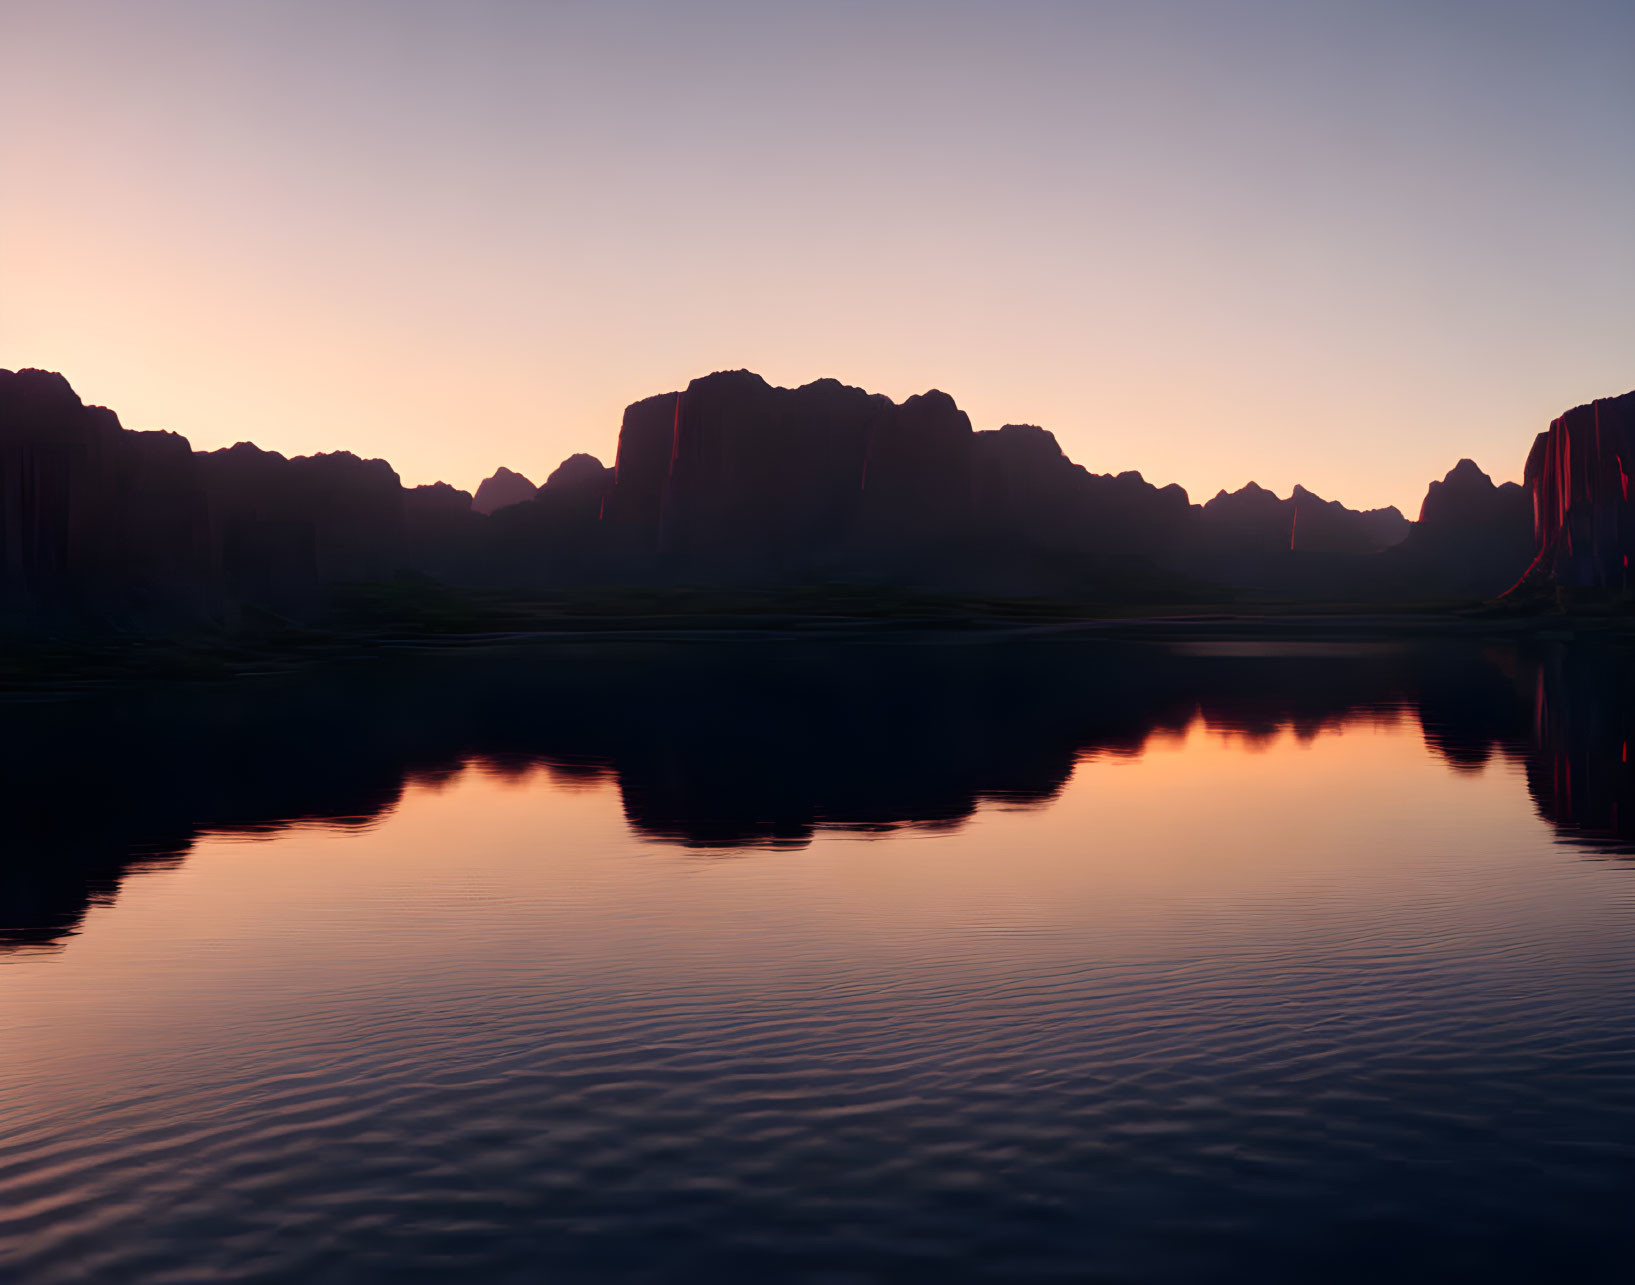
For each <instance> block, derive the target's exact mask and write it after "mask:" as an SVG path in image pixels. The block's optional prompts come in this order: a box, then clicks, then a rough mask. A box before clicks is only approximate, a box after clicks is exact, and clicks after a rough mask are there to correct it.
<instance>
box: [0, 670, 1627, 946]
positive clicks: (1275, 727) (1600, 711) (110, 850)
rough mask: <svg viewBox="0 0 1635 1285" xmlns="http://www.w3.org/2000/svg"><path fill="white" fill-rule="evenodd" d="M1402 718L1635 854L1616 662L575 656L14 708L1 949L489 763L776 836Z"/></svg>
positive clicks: (1571, 825) (123, 694)
mask: <svg viewBox="0 0 1635 1285" xmlns="http://www.w3.org/2000/svg"><path fill="white" fill-rule="evenodd" d="M1274 650H1275V649H1274ZM1403 709H1407V710H1408V711H1410V716H1416V717H1417V719H1418V721H1419V723H1420V726H1421V728H1422V729H1423V734H1424V737H1425V741H1426V744H1427V745H1428V746H1429V747H1430V748H1432V749H1433V750H1434V751H1435V752H1437V753H1438V754H1440V755H1441V756H1442V757H1443V758H1444V759H1445V760H1446V761H1447V763H1448V765H1449V766H1450V767H1451V768H1453V769H1455V770H1470V769H1474V768H1476V767H1479V766H1480V765H1481V764H1483V763H1485V762H1487V761H1488V760H1489V759H1490V758H1491V757H1493V756H1494V755H1503V756H1506V757H1508V758H1511V759H1513V760H1515V761H1518V762H1521V763H1523V764H1525V766H1526V769H1527V776H1528V783H1529V788H1530V789H1531V791H1532V793H1533V797H1534V800H1535V802H1536V805H1537V807H1538V810H1539V812H1540V814H1541V815H1542V816H1543V817H1544V818H1545V819H1547V820H1548V821H1550V822H1551V824H1553V825H1554V826H1556V828H1557V829H1558V830H1559V831H1560V832H1561V833H1562V834H1563V836H1564V837H1566V838H1569V839H1571V840H1572V841H1574V842H1577V843H1581V844H1583V845H1584V846H1586V847H1587V848H1589V849H1590V850H1593V851H1596V852H1601V853H1616V854H1623V853H1627V852H1630V851H1632V850H1635V799H1632V798H1631V797H1629V796H1630V793H1631V785H1630V782H1631V777H1630V774H1629V772H1628V770H1627V764H1626V762H1625V759H1624V752H1625V746H1626V744H1627V742H1628V740H1629V739H1630V738H1631V733H1632V732H1635V687H1632V685H1631V680H1630V678H1629V671H1628V666H1627V665H1626V664H1625V663H1624V657H1623V656H1622V654H1617V653H1610V652H1609V653H1606V654H1604V655H1603V654H1601V653H1599V652H1595V651H1592V650H1586V649H1583V648H1580V649H1579V650H1577V651H1575V652H1574V654H1573V656H1572V660H1571V663H1566V662H1565V661H1564V659H1563V656H1562V649H1561V648H1560V646H1558V645H1546V646H1543V647H1539V648H1536V649H1530V648H1524V649H1516V648H1508V649H1496V648H1493V647H1479V646H1475V645H1465V644H1457V643H1446V644H1440V645H1436V646H1430V647H1421V648H1416V649H1411V650H1410V649H1402V648H1389V649H1376V650H1371V651H1370V650H1364V651H1359V650H1358V649H1355V648H1340V649H1335V650H1333V651H1330V652H1327V653H1323V652H1307V653H1305V654H1294V655H1288V654H1267V655H1260V656H1255V655H1247V656H1235V655H1212V656H1202V657H1199V656H1183V655H1179V654H1176V653H1173V652H1170V651H1166V650H1162V649H1156V648H1149V649H1140V648H1130V647H1125V646H1119V645H1110V644H1089V645H1087V644H1059V643H1047V642H1033V643H1020V642H1018V643H1007V644H990V645H967V646H941V647H938V646H906V645H897V646H890V645H872V646H854V647H832V646H823V645H819V644H785V645H782V646H771V647H769V646H766V645H764V644H737V645H692V646H685V647H675V646H669V647H666V646H662V645H654V644H626V645H623V646H620V647H617V648H614V647H609V646H606V645H602V646H596V647H580V646H574V647H565V646H563V647H553V648H552V649H551V650H549V651H548V652H543V653H542V652H538V651H528V650H522V651H512V652H509V653H485V654H483V655H481V656H471V655H454V656H431V657H414V656H398V657H395V658H383V659H377V660H374V661H371V662H369V663H367V664H363V663H354V664H351V665H345V666H339V667H336V668H333V669H326V670H316V671H309V672H306V673H303V674H292V675H284V676H281V677H280V676H271V677H267V678H263V679H260V680H255V681H248V682H246V681H239V682H236V683H232V684H226V685H217V684H210V685H205V684H182V685H171V686H166V687H163V688H154V687H148V688H132V689H127V690H120V691H108V692H102V693H96V694H91V695H86V696H82V697H80V698H77V699H74V700H68V701H54V702H49V703H42V702H28V703H24V704H18V705H13V706H12V707H11V708H9V709H8V711H7V717H8V730H9V731H10V735H9V736H7V737H6V738H4V739H3V740H0V808H3V809H4V811H5V814H6V816H7V818H8V825H9V830H8V843H7V845H6V848H5V851H4V853H0V949H4V948H5V947H6V946H7V945H10V946H19V945H29V944H35V945H38V944H43V943H48V942H50V941H53V940H57V939H59V938H60V937H62V936H63V935H64V934H65V933H68V932H72V931H73V929H74V926H75V925H76V924H77V922H78V920H79V917H80V916H81V915H82V914H83V913H84V909H85V907H86V905H87V904H88V903H89V902H90V901H91V900H92V899H94V898H103V897H108V896H111V895H113V893H114V892H115V891H116V890H117V888H118V887H119V884H120V881H121V879H122V877H123V876H124V874H125V873H126V872H128V871H129V870H132V869H139V868H144V867H151V866H153V865H155V864H164V863H167V862H173V861H175V860H179V859H181V858H182V857H183V856H185V855H186V853H187V852H188V851H189V850H190V848H191V846H192V845H193V843H194V842H195V841H196V840H197V839H198V838H199V837H200V836H202V835H206V834H220V833H264V832H268V831H272V830H276V829H279V828H281V827H283V826H286V825H291V824H295V823H307V824H311V823H318V824H322V825H326V826H330V827H339V828H345V827H355V826H362V825H366V824H367V823H368V822H369V821H370V820H371V819H373V818H375V817H378V816H380V815H382V814H383V813H385V812H387V811H389V810H390V809H391V808H392V807H393V806H395V804H396V803H397V801H398V799H399V798H400V797H401V794H402V792H403V790H404V788H405V787H406V785H407V784H409V783H410V782H413V781H416V780H438V779H442V778H445V777H447V776H448V775H449V774H451V773H453V772H455V771H457V770H459V769H460V768H461V767H462V766H463V765H466V764H476V765H478V766H479V767H481V768H482V769H483V770H486V771H493V772H501V773H507V774H520V773H524V772H528V771H532V770H536V769H539V770H545V771H548V772H550V773H551V774H553V775H557V776H564V777H572V778H580V779H583V778H601V779H607V780H609V781H611V782H613V783H615V784H616V785H617V788H618V789H619V791H620V794H621V796H622V799H623V803H624V809H625V815H626V817H627V818H628V820H629V823H630V825H631V826H632V827H633V829H635V830H636V831H637V832H638V833H639V834H641V835H644V836H647V837H649V838H651V839H654V840H657V841H660V842H663V843H666V844H676V845H681V846H687V847H717V846H730V847H745V846H748V847H774V848H776V847H788V846H800V845H803V844H805V843H807V842H808V841H810V840H811V838H812V837H813V836H814V835H816V834H817V833H819V832H822V831H862V832H868V831H885V830H891V829H895V828H898V827H902V826H932V827H948V826H957V825H959V824H961V823H963V822H964V821H965V820H966V819H967V818H969V817H970V816H971V815H972V814H973V812H974V811H975V810H976V809H977V808H978V807H979V806H980V805H981V804H982V803H983V801H985V800H997V801H1002V802H1005V803H1007V804H1010V805H1022V806H1027V805H1036V804H1040V803H1044V802H1048V801H1049V800H1050V799H1051V798H1053V797H1054V796H1055V795H1056V793H1057V792H1058V791H1059V790H1060V789H1061V788H1062V786H1063V785H1064V784H1065V783H1066V781H1067V779H1068V777H1069V776H1070V774H1071V773H1072V771H1073V767H1074V764H1075V763H1076V762H1077V761H1078V760H1080V759H1081V758H1084V757H1086V756H1092V755H1097V754H1115V755H1126V754H1132V753H1135V752H1138V751H1140V750H1141V748H1142V747H1143V746H1144V745H1145V744H1146V742H1147V741H1148V739H1149V738H1150V737H1151V736H1153V735H1154V734H1155V733H1160V732H1174V731H1178V730H1180V729H1183V728H1185V727H1186V726H1187V725H1188V724H1189V723H1191V722H1192V721H1193V720H1194V719H1195V718H1202V719H1203V720H1204V721H1205V722H1206V723H1207V724H1208V725H1209V726H1211V727H1214V728H1218V729H1222V730H1230V731H1233V732H1235V733H1237V734H1240V735H1243V736H1247V737H1251V738H1254V737H1260V736H1269V735H1272V734H1275V733H1277V732H1279V731H1282V730H1285V729H1292V730H1293V731H1294V732H1295V734H1297V735H1299V736H1303V737H1305V736H1312V735H1315V734H1316V733H1317V732H1319V731H1320V730H1322V729H1324V728H1330V727H1338V726H1342V725H1344V724H1345V723H1347V722H1348V721H1350V720H1353V719H1356V718H1369V719H1372V718H1379V717H1395V716H1396V715H1397V712H1398V711H1401V710H1403ZM224 746H228V747H230V748H231V752H230V753H224V751H223V747H224Z"/></svg>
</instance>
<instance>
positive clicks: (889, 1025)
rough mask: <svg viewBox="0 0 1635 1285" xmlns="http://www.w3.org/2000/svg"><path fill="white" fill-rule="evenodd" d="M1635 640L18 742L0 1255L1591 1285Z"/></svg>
mask: <svg viewBox="0 0 1635 1285" xmlns="http://www.w3.org/2000/svg"><path fill="white" fill-rule="evenodd" d="M1630 668H1631V667H1630V666H1628V665H1627V664H1626V661H1625V658H1624V657H1622V656H1620V655H1618V654H1616V653H1597V652H1591V651H1587V650H1573V649H1570V648H1566V647H1555V648H1545V649H1541V650H1526V649H1517V648H1503V647H1497V648H1495V647H1489V648H1477V647H1463V646H1461V647H1453V646H1447V647H1440V648H1418V649H1405V648H1391V647H1349V648H1331V647H1288V646H1284V647H1270V648H1268V647H1257V646H1249V645H1244V644H1222V645H1214V646H1199V647H1194V648H1191V649H1188V654H1181V653H1178V652H1175V651H1168V652H1157V651H1152V652H1138V651H1130V650H1127V649H1116V648H1110V647H1101V648H1090V647H1069V646H1046V645H1042V644H1040V645H1034V646H1008V647H1004V646H992V645H989V646H973V645H953V644H949V645H941V646H931V645H907V644H904V645H899V646H896V647H843V646H838V645H836V646H831V647H828V648H809V647H799V646H795V645H793V644H789V645H779V646H769V645H762V646H760V647H736V648H732V647H702V646H694V647H681V648H669V649H664V648H649V649H640V648H627V649H623V650H620V651H603V652H599V653H597V652H578V651H569V650H567V649H557V650H554V651H541V652H536V653H534V654H531V655H502V654H496V655H492V656H479V655H468V656H461V657H458V658H454V659H451V660H448V661H433V660H424V661H414V660H403V661H399V662H393V663H390V664H388V663H384V662H377V663H375V664H370V665H355V666H351V667H347V668H344V669H341V670H339V671H336V672H333V673H328V674H322V675H311V676H307V677H305V678H300V679H277V678H267V679H260V680H254V681H242V682H238V683H235V684H232V685H230V686H226V687H223V688H199V687H176V688H172V689H169V690H163V691H160V690H148V691H139V692H134V693H126V694H123V695H111V696H106V697H98V698H76V699H73V700H66V699H65V700H51V701H29V702H13V703H12V704H10V705H8V706H6V707H5V708H4V710H3V711H0V714H3V717H4V718H5V720H6V730H7V735H6V737H5V738H4V745H3V747H0V769H3V771H0V802H3V803H4V806H5V809H6V814H5V815H6V817H7V830H6V835H5V839H4V843H5V847H4V857H3V858H0V1279H3V1280H5V1281H8V1282H10V1281H16V1282H35V1281H41V1282H44V1281H110V1282H139V1281H209V1280H268V1281H299V1282H323V1281H354V1280H380V1281H416V1280H451V1281H454V1280H457V1281H467V1280H516V1281H536V1280H560V1281H590V1280H654V1281H665V1280H684V1281H721V1280H753V1281H783V1280H791V1281H821V1282H867V1281H953V1280H964V1279H984V1280H1004V1281H1011V1280H1026V1279H1055V1280H1074V1281H1079V1280H1130V1281H1216V1280H1247V1281H1285V1280H1286V1281H1334V1280H1358V1281H1378V1280H1389V1279H1395V1280H1416V1281H1417V1280H1425V1281H1438V1282H1444V1281H1453V1280H1471V1281H1478V1280H1480V1281H1499V1280H1520V1281H1575V1280H1607V1281H1623V1280H1627V1279H1629V1278H1630V1272H1631V1268H1632V1262H1635V1259H1632V1257H1631V1251H1632V1250H1635V866H1632V865H1631V864H1630V858H1629V857H1627V856H1626V855H1625V854H1626V852H1628V851H1629V850H1630V845H1629V839H1630V838H1631V837H1632V835H1635V797H1631V796H1632V793H1635V792H1632V791H1631V789H1630V786H1631V783H1632V780H1635V778H1632V777H1631V766H1630V764H1629V763H1628V750H1627V737H1628V732H1629V731H1631V730H1635V729H1632V728H1631V726H1630V724H1631V722H1632V718H1631V715H1632V714H1635V703H1632V702H1631V701H1630V699H1629V692H1630V680H1629V679H1626V678H1625V676H1624V675H1625V673H1626V671H1628V670H1629V669H1630Z"/></svg>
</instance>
